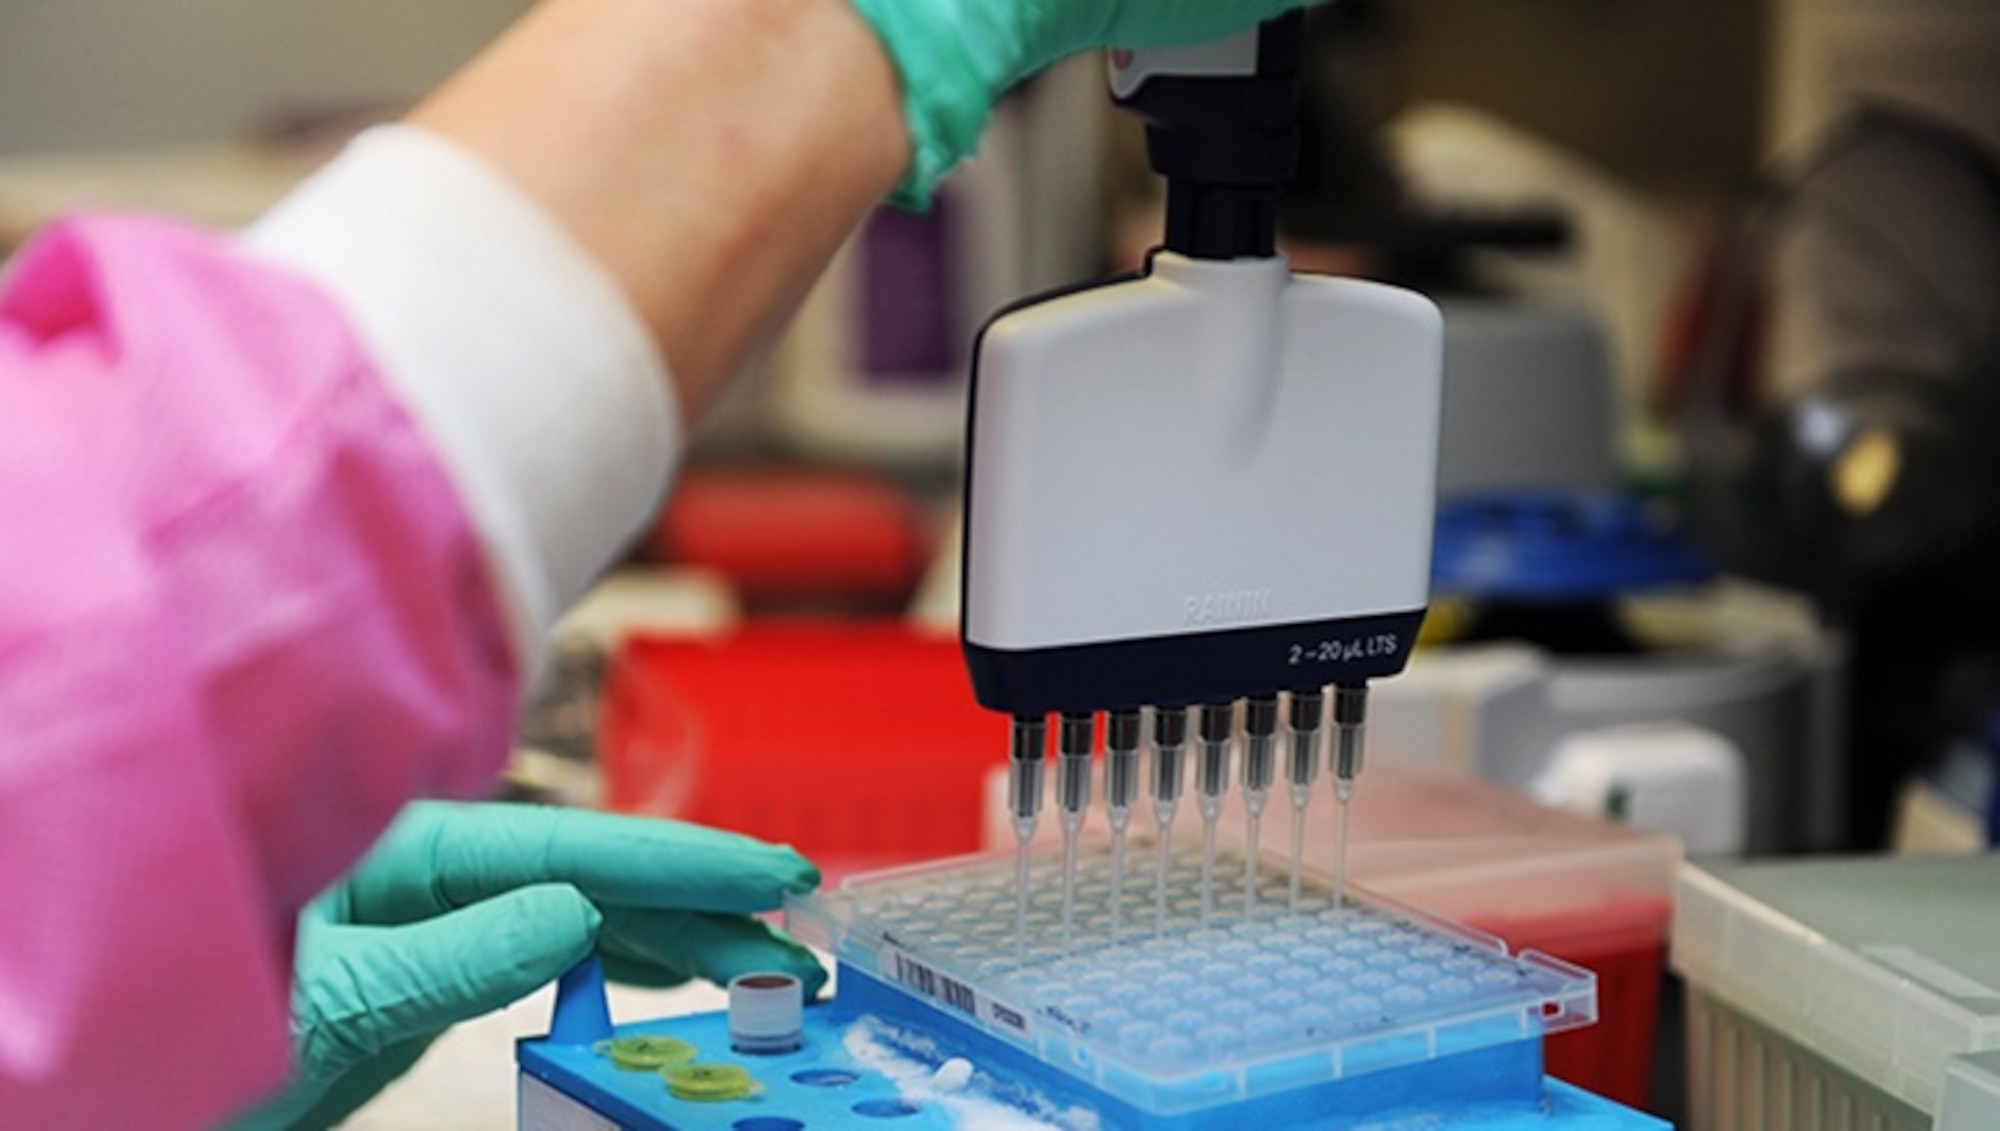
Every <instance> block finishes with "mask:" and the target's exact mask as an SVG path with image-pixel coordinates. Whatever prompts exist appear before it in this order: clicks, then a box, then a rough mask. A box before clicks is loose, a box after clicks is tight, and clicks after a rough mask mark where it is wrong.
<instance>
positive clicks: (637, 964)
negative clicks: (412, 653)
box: [239, 802, 826, 1128]
mask: <svg viewBox="0 0 2000 1131" xmlns="http://www.w3.org/2000/svg"><path fill="white" fill-rule="evenodd" d="M818 883H819V873H818V871H817V870H815V869H814V868H813V866H812V865H811V864H810V863H808V862H807V861H806V860H805V859H804V858H803V857H801V856H799V855H798V854H797V853H795V852H793V851H792V850H791V849H789V848H780V847H777V846H774V845H768V844H764V843H762V842H760V841H755V840H751V839H749V838H747V837H741V836H736V835H734V834H731V833H724V832H717V831H714V830H711V829H704V828H700V827H698V826H694V825H685V824H679V823H676V822H672V821H658V820H649V819H645V818H640V817H620V816H609V815H606V814H602V813H590V812H584V811H580V810H574V809H548V808H539V807H532V806H525V805H497V804H496V805H463V804H446V803H441V802H419V803H416V804H414V805H411V806H410V807H409V808H408V809H407V810H405V811H404V813H403V815H402V816H401V817H399V818H398V819H397V820H396V822H395V824H393V825H391V826H390V828H389V831H388V832H386V833H384V834H383V836H382V839H381V840H380V841H378V842H377V843H376V845H375V847H373V848H372V849H370V850H369V852H368V855H367V856H366V857H364V858H363V859H362V861H361V862H360V863H359V864H358V865H356V866H355V868H354V870H353V871H352V872H350V873H349V874H348V875H347V877H346V878H345V879H343V880H341V881H340V882H339V883H338V884H336V885H335V886H334V887H333V888H332V889H331V890H329V891H328V892H327V893H326V894H325V895H323V896H321V897H320V898H319V899H317V900H315V901H314V902H313V904H312V905H311V906H310V907H308V908H307V909H306V911H305V912H304V913H303V914H302V915H301V916H300V918H299V939H298V948H297V957H296V961H295V964H294V978H293V985H292V1037H293V1057H294V1065H293V1083H292V1086H291V1087H290V1088H289V1089H287V1090H286V1091H285V1092H284V1093H282V1094H280V1095H279V1096H278V1097H276V1098H275V1099H273V1100H271V1101H270V1102H268V1103H266V1104H265V1105H263V1106H262V1107H260V1108H258V1109H256V1110H255V1111H253V1112H252V1113H250V1114H249V1115H248V1116H246V1117H245V1118H244V1119H243V1120H242V1121H241V1123H240V1124H239V1125H240V1126H242V1127H247V1128H271V1127H326V1126H331V1125H332V1124H334V1123H337V1122H339V1121H340V1120H341V1119H342V1118H344V1117H345V1116H346V1115H347V1114H348V1113H350V1112H352V1111H354V1110H355V1109H356V1108H358V1107H360V1106H361V1104H362V1103H364V1102H366V1101H367V1099H368V1098H369V1097H370V1096H372V1095H374V1094H375V1093H376V1092H377V1091H379V1090H380V1089H381V1088H382V1087H383V1086H384V1085H385V1084H387V1083H388V1082H389V1081H391V1080H393V1079H395V1078H396V1077H397V1076H399V1075H401V1074H402V1073H403V1072H405V1071H407V1070H408V1069H409V1067H410V1066H411V1065H413V1064H415V1063H416V1061H417V1058H418V1057H419V1056H421V1055H422V1054H423V1051H424V1049H425V1048H426V1047H428V1046H429V1044H430V1042H431V1041H432V1040H434V1039H435V1038H436V1037H437V1036H438V1034H440V1033H442V1032H443V1031H444V1030H445V1029H447V1028H449V1027H450V1026H451V1025H453V1024H455V1023H457V1022H459V1021H463V1020H467V1019H469V1018H472V1017H477V1016H479V1015H480V1014H483V1013H487V1012H490V1011H492V1010H494V1009H497V1008H499V1007H501V1006H503V1005H506V1004H507V1003H509V1002H512V1001H514V1000H515V999H517V998H520V997H522V996H524V995H526V994H528V993H531V992H533V991H534V990H536V989H538V988H540V987H541V986H542V985H544V984H546V983H548V982H550V981H552V980H553V979H555V978H556V977H557V976H559V975H560V974H562V973H563V971H565V970H567V969H569V967H571V966H573V965H575V964H576V963H577V962H578V961H580V960H582V959H583V958H584V957H585V956H586V955H588V954H589V953H590V951H591V947H592V945H593V944H595V946H596V947H597V949H598V952H599V954H600V955H601V956H602V958H603V961H604V968H605V972H606V974H607V975H609V976H610V977H612V978H614V979H617V980H619V981H626V982H634V983H638V984H641V985H652V986H665V985H673V984H676V983H679V982H682V981H686V980H687V979H689V978H692V977H701V978H706V979H709V980H710V981H713V982H716V983H724V982H727V981H728V980H729V979H730V978H732V977H734V976H736V975H737V974H742V973H747V972H750V971H754V970H777V971H785V972H789V973H792V974H796V975H797V976H798V977H799V978H800V979H801V980H802V981H803V982H804V983H805V987H806V990H807V992H808V994H814V993H817V992H818V991H819V989H820V987H822V986H823V985H824V984H825V983H826V972H825V971H824V970H822V969H821V968H820V965H819V963H818V962H817V961H816V960H815V959H814V958H813V956H812V954H811V953H810V952H809V951H807V950H806V949H805V948H803V947H801V946H799V945H798V944H796V943H794V942H791V941H789V940H787V939H784V938H782V937H780V936H778V935H777V934H775V933H774V932H772V931H771V930H770V929H769V928H768V927H766V926H765V925H764V924H763V923H762V922H761V921H760V920H757V919H754V918H751V917H750V916H749V914H748V913H750V912H757V911H768V910H771V909H773V908H775V907H777V906H778V905H779V904H780V902H781V901H782V900H783V898H784V895H785V893H787V892H800V891H806V890H809V889H811V888H812V887H814V886H815V885H817V884H818Z"/></svg>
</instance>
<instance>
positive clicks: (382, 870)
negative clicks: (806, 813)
mask: <svg viewBox="0 0 2000 1131" xmlns="http://www.w3.org/2000/svg"><path fill="white" fill-rule="evenodd" d="M549 882H556V883H566V884H571V885H573V886H575V887H576V888H578V889H580V890H581V891H582V892H583V893H584V894H585V895H587V896H589V897H590V898H591V900H592V901H594V902H595V903H596V904H597V905H598V906H600V907H606V906H629V907H658V908H677V909H685V910H690V911H720V912H754V911H769V910H772V909H774V908H776V907H778V906H779V905H780V904H781V903H782V902H783V901H784V897H785V895H786V893H788V892H800V891H809V890H811V889H812V888H814V887H815V886H817V885H818V884H819V870H818V869H816V868H814V867H813V866H812V864H811V863H810V862H809V861H807V860H806V859H805V858H804V857H802V856H800V855H799V854H798V853H796V852H794V851H792V850H791V849H790V848H786V847H783V846H779V845H771V844H766V843H764V842H762V841H759V840H753V839H751V838H749V837H745V836H738V835H736V834H734V833H727V832H721V831H719V830H715V829H707V828H702V827H701V826H698V825H689V824H684V823H681V822H678V821H667V820H659V819H654V818H648V817H631V816H622V815H615V814H608V813H595V812H589V811H586V810H580V809H560V808H550V807H542V806H529V805H500V804H485V805H478V804H452V803H446V802H419V803H417V804H414V805H412V806H410V807H409V808H408V809H407V810H405V812H404V813H403V815H402V816H401V817H399V818H398V819H397V821H396V823H395V824H394V825H393V826H391V827H390V829H389V831H388V833H386V834H385V835H384V836H383V838H382V840H381V841H380V842H378V844H377V845H376V847H375V848H374V849H372V850H371V851H370V852H369V854H368V856H367V857H366V858H365V859H364V860H363V861H362V863H361V864H360V865H359V866H358V867H357V868H356V869H355V870H354V872H353V874H352V875H351V876H350V877H349V879H348V881H347V883H346V884H345V885H344V889H345V899H346V904H345V913H346V914H347V916H348V917H349V919H350V920H351V921H353V922H358V923H406V922H413V921H415V920H418V919H423V918H427V917H429V916H432V915H436V914H439V913H441V912H445V911H449V910H452V909H453V908H457V907H465V906H469V905H471V904H475V903H477V902H479V901H480V900H483V899H487V898H489V897H491V896H494V895H498V894H500V893H501V892H505V891H509V890H512V889H514V888H519V887H524V886H526V885H529V884H537V883H549Z"/></svg>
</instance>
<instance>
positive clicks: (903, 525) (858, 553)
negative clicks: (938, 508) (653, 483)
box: [646, 468, 933, 608]
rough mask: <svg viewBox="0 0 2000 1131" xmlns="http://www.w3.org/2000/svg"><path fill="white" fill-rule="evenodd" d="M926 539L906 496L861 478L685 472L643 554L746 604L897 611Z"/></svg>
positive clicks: (820, 473) (921, 562) (770, 471)
mask: <svg viewBox="0 0 2000 1131" xmlns="http://www.w3.org/2000/svg"><path fill="white" fill-rule="evenodd" d="M932 541H933V539H932V538H931V535H930V532H929V530H928V528H927V524H926V523H925V521H924V518H923V515H922V513H921V510H920V508H919V507H918V506H917V504H916V502H915V501H914V500H913V499H912V498H911V497H910V495H909V493H908V492H907V491H904V490H903V489H902V488H900V487H898V486H897V485H896V484H895V483H894V482H892V481H890V480H888V479H885V478H882V477H880V476H875V475H870V474H867V473H864V472H859V471H833V470H827V469H824V468H813V469H809V470H800V469H783V468H743V469H735V470H707V471H701V470H691V471H688V472H687V473H685V474H683V475H682V477H681V480H680V482H679V483H678V484H676V485H675V488H674V494H673V498H672V499H670V500H669V501H668V503H667V507H666V510H665V511H664V512H662V514H661V516H660V519H659V522H658V524H657V525H656V526H655V528H654V529H653V531H652V532H651V533H650V535H649V536H648V538H647V539H646V549H647V550H648V551H649V552H650V553H651V554H652V555H653V556H654V557H656V558H658V559H659V560H661V561H666V562H672V563H675V564H678V565H683V566H691V567H695V568H699V569H703V570H707V571H709V572H711V573H714V574H716V575H717V576H720V577H723V578H726V579H727V580H728V582H729V584H730V586H731V587H732V588H733V589H735V591H736V592H737V594H738V595H739V596H740V597H741V598H742V600H743V601H744V602H745V603H746V604H750V605H753V606H766V605H781V606H782V605H786V604H809V605H844V606H856V605H859V606H865V607H871V608H901V607H902V606H903V604H904V603H905V602H906V601H907V600H908V598H909V595H910V592H911V591H912V590H913V589H915V587H916V585H917V583H918V581H919V580H920V579H921V578H922V576H923V572H924V568H925V566H926V565H927V564H928V563H929V560H930V553H931V549H932V546H931V543H932Z"/></svg>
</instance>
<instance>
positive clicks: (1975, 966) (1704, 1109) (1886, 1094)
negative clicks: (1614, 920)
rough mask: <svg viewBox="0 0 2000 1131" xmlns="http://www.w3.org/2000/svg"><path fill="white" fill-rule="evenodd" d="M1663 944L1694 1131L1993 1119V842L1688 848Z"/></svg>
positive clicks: (1996, 1006) (1996, 900)
mask: <svg viewBox="0 0 2000 1131" xmlns="http://www.w3.org/2000/svg"><path fill="white" fill-rule="evenodd" d="M1672 954H1673V957H1672V961H1673V965H1674V968H1675V969H1676V970H1677V971H1679V972H1680V973H1681V975H1682V976H1683V977H1685V978H1686V979H1687V983H1688V1101H1689V1110H1688V1114H1689V1126H1690V1128H1691V1129H1692V1131H1842V1129H1847V1128H1852V1129H1854V1131H1863V1129H1875V1128H1880V1129H1881V1131H1921V1129H1924V1128H1930V1127H1932V1126H1933V1125H1934V1120H1935V1119H1936V1117H1937V1116H1938V1114H1939V1110H1940V1107H1939V1104H1940V1098H1941V1095H1942V1094H1943V1093H1944V1092H1945V1091H1946V1090H1947V1088H1949V1090H1950V1092H1951V1095H1952V1103H1951V1105H1949V1106H1950V1107H1956V1108H1957V1109H1958V1111H1959V1112H1961V1113H1963V1116H1962V1117H1961V1116H1960V1115H1958V1114H1953V1113H1952V1112H1950V1111H1949V1110H1947V1114H1948V1115H1950V1116H1951V1122H1950V1123H1943V1122H1938V1123H1936V1124H1935V1125H1936V1126H1938V1127H1940V1128H1941V1129H1944V1131H1971V1129H1973V1128H1981V1129H1985V1128H1990V1127H1993V1126H2000V1124H1988V1123H1983V1122H1977V1119H1978V1118H1979V1117H1978V1116H1977V1115H1976V1114H1975V1113H1976V1112H1978V1111H1979V1110H1981V1108H1982V1104H1981V1097H1980V1092H1981V1091H1982V1088H1983V1089H1984V1090H1987V1091H1992V1090H1995V1089H1994V1086H1993V1084H1992V1083H1991V1081H1992V1080H1993V1075H1992V1072H1991V1069H1990V1068H1989V1067H1986V1065H1989V1064H1990V1061H1989V1062H1982V1061H1980V1060H1977V1059H1973V1060H1955V1059H1954V1058H1957V1057H1960V1056H1961V1055H1962V1054H1967V1053H1978V1052H1983V1051H1987V1050H1993V1049H2000V857H1996V856H1975V857H1955V858H1929V859H1920V858H1865V859H1864V858H1847V859H1834V860H1807V861H1787V862H1771V863H1760V864H1739V865H1733V866H1714V867H1711V868H1708V869H1706V870H1704V869H1702V868H1697V867H1693V866H1688V867H1685V868H1683V870H1682V873H1681V878H1680V883H1679V891H1678V900H1677V903H1676V907H1675V912H1674V927H1673V941H1672ZM1948 1078H1949V1079H1950V1083H1949V1085H1948V1083H1947V1081H1948ZM1984 1110H1985V1111H1987V1112H1989V1113H1990V1112H1992V1111H1993V1110H1994V1108H1993V1107H1992V1106H1990V1100H1988V1101H1987V1102H1986V1105H1985V1106H1984ZM1967 1119H1971V1120H1974V1121H1973V1122H1965V1120H1967Z"/></svg>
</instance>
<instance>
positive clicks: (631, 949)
mask: <svg viewBox="0 0 2000 1131" xmlns="http://www.w3.org/2000/svg"><path fill="white" fill-rule="evenodd" d="M598 951H599V953H600V954H602V955H603V957H604V969H605V973H606V975H608V976H610V977H612V978H614V979H616V980H618V981H621V982H631V983H634V984H637V985H650V986H662V985H675V984H678V983H680V982H684V981H686V980H687V979H689V978H704V979H706V980H708V981H710V982H714V983H715V984H716V985H719V986H720V985H727V984H728V983H729V980H730V979H731V978H734V977H736V976H737V975H738V974H751V973H757V972H760V971H773V972H780V973H786V974H791V975H794V976H795V977H797V978H798V979H799V981H800V982H802V983H804V984H805V990H806V996H807V997H808V998H811V997H813V996H815V995H817V994H818V993H819V991H820V989H821V987H823V986H825V985H826V969H825V967H823V966H821V965H820V964H819V959H817V958H815V957H814V956H813V953H812V951H810V950H807V949H806V948H805V947H803V946H800V945H799V944H798V943H796V942H794V941H792V940H791V939H789V938H787V937H785V936H784V935H783V934H781V933H779V932H778V931H775V930H773V929H772V928H771V927H770V926H769V925H768V924H766V923H765V922H764V921H763V920H761V919H756V918H753V917H751V916H748V915H715V914H704V913H698V912H683V911H655V910H645V909H636V908H624V907H612V908H606V909H605V912H604V926H603V928H602V929H601V930H600V931H599V932H598Z"/></svg>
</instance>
